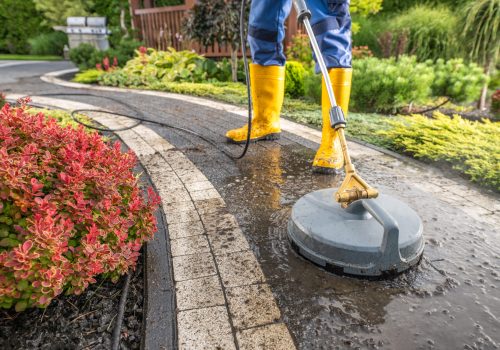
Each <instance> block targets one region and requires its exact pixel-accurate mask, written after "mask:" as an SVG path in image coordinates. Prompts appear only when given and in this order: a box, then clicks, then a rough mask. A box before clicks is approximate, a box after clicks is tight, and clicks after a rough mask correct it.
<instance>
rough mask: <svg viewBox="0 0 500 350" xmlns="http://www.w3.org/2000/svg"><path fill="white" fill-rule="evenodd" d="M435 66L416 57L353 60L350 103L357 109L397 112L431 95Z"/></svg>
mask: <svg viewBox="0 0 500 350" xmlns="http://www.w3.org/2000/svg"><path fill="white" fill-rule="evenodd" d="M433 79H434V73H433V69H432V68H431V67H429V66H428V65H427V64H425V63H418V62H417V60H416V59H415V57H407V56H402V57H400V59H399V60H397V61H396V59H394V58H390V59H378V58H374V57H369V58H364V59H359V60H354V61H353V79H352V96H351V107H352V109H353V110H358V111H373V112H396V111H397V110H398V108H400V107H403V106H406V105H408V104H409V103H411V102H423V101H425V99H427V98H428V97H429V96H430V93H431V88H430V87H431V84H432V81H433Z"/></svg>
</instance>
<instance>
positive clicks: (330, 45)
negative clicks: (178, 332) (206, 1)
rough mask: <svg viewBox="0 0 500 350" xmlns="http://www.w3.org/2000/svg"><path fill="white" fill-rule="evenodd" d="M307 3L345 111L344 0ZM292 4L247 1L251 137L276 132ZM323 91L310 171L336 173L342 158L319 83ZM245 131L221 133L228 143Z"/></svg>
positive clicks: (347, 22)
mask: <svg viewBox="0 0 500 350" xmlns="http://www.w3.org/2000/svg"><path fill="white" fill-rule="evenodd" d="M306 3H307V6H308V7H309V10H310V11H311V13H312V17H311V25H312V28H313V31H314V34H315V36H316V39H317V41H318V44H319V47H320V49H321V52H322V53H323V57H324V59H325V63H326V66H327V68H328V71H329V75H330V78H331V80H332V84H333V89H334V92H335V97H336V99H337V103H338V105H339V106H340V107H341V108H342V110H343V111H344V114H345V115H347V107H348V104H349V96H350V92H351V77H352V69H351V61H352V53H351V51H352V44H351V16H350V13H349V0H306ZM291 8H292V0H253V1H252V3H251V7H250V20H249V27H248V43H249V45H250V51H251V54H252V64H251V65H250V82H251V88H252V96H253V109H254V118H253V120H252V133H251V139H252V140H253V141H258V140H275V139H277V138H279V135H280V132H281V128H280V121H279V118H280V112H281V106H282V104H283V96H284V84H285V67H284V66H285V62H286V57H285V54H284V52H283V43H282V42H283V39H284V38H285V28H284V22H285V20H286V18H287V17H288V15H289V14H290V10H291ZM322 90H323V91H322V115H323V128H322V137H321V145H320V147H319V149H318V151H317V153H316V156H315V158H314V162H313V170H315V171H316V172H320V173H337V172H338V171H339V170H341V169H342V167H343V164H344V159H343V156H342V149H341V147H340V142H339V140H338V137H337V133H336V131H335V130H334V129H332V128H331V127H330V119H329V109H330V104H329V99H328V94H327V92H326V88H325V82H324V81H323V87H322ZM247 130H248V129H247V126H244V127H242V128H239V129H234V130H229V131H228V132H227V134H226V137H227V139H228V141H230V142H235V143H243V142H245V140H246V136H247Z"/></svg>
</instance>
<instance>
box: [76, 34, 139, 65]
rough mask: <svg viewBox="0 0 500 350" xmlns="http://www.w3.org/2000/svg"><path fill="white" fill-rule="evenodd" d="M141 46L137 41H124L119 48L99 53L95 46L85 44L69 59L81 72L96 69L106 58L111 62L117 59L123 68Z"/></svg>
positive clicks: (77, 48)
mask: <svg viewBox="0 0 500 350" xmlns="http://www.w3.org/2000/svg"><path fill="white" fill-rule="evenodd" d="M140 46H141V42H139V41H135V40H122V41H120V44H119V45H118V46H117V47H114V48H110V49H108V50H105V51H99V50H97V49H96V48H95V47H94V46H92V45H90V44H87V43H83V44H80V45H79V46H78V47H76V48H73V49H71V50H70V51H69V58H70V60H71V61H73V63H75V64H76V65H77V66H78V68H80V70H86V69H91V68H95V67H96V64H98V63H101V62H102V60H103V59H104V58H105V57H108V58H109V59H110V61H113V59H114V58H115V57H116V60H117V61H118V66H120V67H123V66H124V65H125V64H126V63H127V62H128V61H129V60H130V59H132V58H133V57H134V55H135V51H136V50H137V49H138V48H139V47H140Z"/></svg>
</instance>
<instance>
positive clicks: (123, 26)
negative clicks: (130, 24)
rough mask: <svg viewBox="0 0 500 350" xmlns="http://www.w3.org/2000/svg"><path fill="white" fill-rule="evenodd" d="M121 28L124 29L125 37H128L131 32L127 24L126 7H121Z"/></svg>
mask: <svg viewBox="0 0 500 350" xmlns="http://www.w3.org/2000/svg"><path fill="white" fill-rule="evenodd" d="M120 28H121V29H122V32H123V33H124V34H123V39H126V38H128V36H129V33H128V29H127V25H126V24H125V9H124V8H123V7H122V8H120Z"/></svg>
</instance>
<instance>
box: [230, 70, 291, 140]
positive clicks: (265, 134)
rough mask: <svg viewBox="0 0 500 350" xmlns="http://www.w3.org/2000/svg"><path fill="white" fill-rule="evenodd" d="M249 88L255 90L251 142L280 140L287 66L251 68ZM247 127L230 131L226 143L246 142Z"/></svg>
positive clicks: (253, 91)
mask: <svg viewBox="0 0 500 350" xmlns="http://www.w3.org/2000/svg"><path fill="white" fill-rule="evenodd" d="M250 86H251V89H252V105H253V114H254V116H253V119H252V133H251V134H250V138H251V140H252V141H259V140H277V139H279V136H280V132H281V127H280V112H281V106H282V105H283V97H284V94H285V67H281V66H261V65H258V64H251V65H250ZM247 133H248V125H245V126H243V127H241V128H239V129H233V130H229V131H228V132H227V133H226V137H227V140H228V141H229V142H232V143H244V142H245V141H246V139H247Z"/></svg>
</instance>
